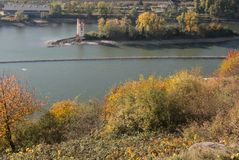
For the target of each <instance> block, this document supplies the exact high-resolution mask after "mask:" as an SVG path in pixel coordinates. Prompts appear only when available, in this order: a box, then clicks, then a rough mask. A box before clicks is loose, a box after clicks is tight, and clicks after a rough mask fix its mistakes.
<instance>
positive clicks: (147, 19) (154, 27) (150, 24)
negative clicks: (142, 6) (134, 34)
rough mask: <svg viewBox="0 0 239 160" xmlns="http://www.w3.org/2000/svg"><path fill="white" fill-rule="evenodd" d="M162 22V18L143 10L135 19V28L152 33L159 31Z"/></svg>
mask: <svg viewBox="0 0 239 160" xmlns="http://www.w3.org/2000/svg"><path fill="white" fill-rule="evenodd" d="M163 23H164V19H163V18H161V17H159V16H158V15H157V14H156V13H153V12H144V13H142V14H140V15H139V17H138V19H137V25H136V28H137V30H138V31H139V32H141V33H142V32H146V33H149V34H154V33H155V32H157V31H159V30H160V28H161V27H162V25H163Z"/></svg>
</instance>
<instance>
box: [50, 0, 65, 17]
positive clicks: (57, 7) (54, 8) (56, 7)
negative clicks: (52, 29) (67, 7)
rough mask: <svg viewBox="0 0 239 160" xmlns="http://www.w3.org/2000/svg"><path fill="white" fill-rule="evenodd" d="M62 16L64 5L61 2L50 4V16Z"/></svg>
mask: <svg viewBox="0 0 239 160" xmlns="http://www.w3.org/2000/svg"><path fill="white" fill-rule="evenodd" d="M61 14H62V4H61V3H59V2H52V3H51V4H50V15H53V16H56V15H61Z"/></svg>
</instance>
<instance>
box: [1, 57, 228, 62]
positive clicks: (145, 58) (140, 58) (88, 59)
mask: <svg viewBox="0 0 239 160" xmlns="http://www.w3.org/2000/svg"><path fill="white" fill-rule="evenodd" d="M225 58H226V56H134V57H99V58H74V59H39V60H10V61H0V64H9V63H44V62H74V61H75V62H77V61H106V60H147V59H148V60H154V59H225Z"/></svg>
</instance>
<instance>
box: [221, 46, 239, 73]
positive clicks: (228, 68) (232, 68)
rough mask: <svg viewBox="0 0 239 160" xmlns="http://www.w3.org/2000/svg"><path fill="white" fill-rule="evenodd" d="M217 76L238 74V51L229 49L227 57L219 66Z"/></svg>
mask: <svg viewBox="0 0 239 160" xmlns="http://www.w3.org/2000/svg"><path fill="white" fill-rule="evenodd" d="M218 73H219V76H223V77H224V76H226V77H228V76H237V75H239V51H237V50H230V51H229V52H228V56H227V58H226V59H225V60H224V61H223V63H222V64H221V66H220V67H219V71H218Z"/></svg>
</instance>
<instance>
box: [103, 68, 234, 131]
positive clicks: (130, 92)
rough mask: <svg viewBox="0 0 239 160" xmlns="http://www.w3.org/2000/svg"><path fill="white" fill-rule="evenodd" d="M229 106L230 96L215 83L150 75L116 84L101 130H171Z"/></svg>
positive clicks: (189, 77)
mask: <svg viewBox="0 0 239 160" xmlns="http://www.w3.org/2000/svg"><path fill="white" fill-rule="evenodd" d="M232 105H233V100H232V96H231V95H230V93H229V92H228V91H227V90H224V89H222V87H221V85H219V82H217V80H214V79H212V80H205V79H204V78H203V77H201V76H200V75H194V74H192V73H189V72H187V71H182V72H180V73H177V74H175V75H173V76H171V77H169V78H168V79H165V80H162V79H158V78H155V77H153V76H151V77H149V79H140V80H139V81H132V82H127V83H125V84H123V85H120V86H118V87H116V88H115V89H113V90H112V91H111V92H110V93H109V94H108V95H107V96H106V99H105V105H104V116H105V122H106V126H105V131H106V133H114V134H116V135H118V134H132V133H137V132H148V131H153V130H160V129H164V130H171V131H175V128H178V127H180V126H185V125H187V124H189V123H191V122H192V121H196V122H204V121H205V120H211V119H212V118H213V117H215V116H216V115H217V114H218V113H219V112H220V111H222V110H227V109H228V108H230V107H231V106H232Z"/></svg>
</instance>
